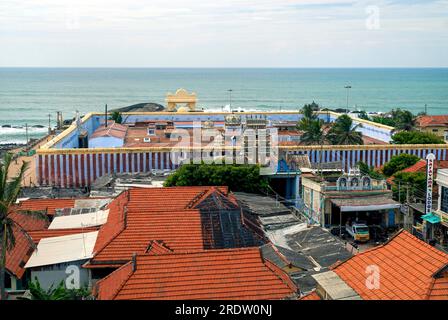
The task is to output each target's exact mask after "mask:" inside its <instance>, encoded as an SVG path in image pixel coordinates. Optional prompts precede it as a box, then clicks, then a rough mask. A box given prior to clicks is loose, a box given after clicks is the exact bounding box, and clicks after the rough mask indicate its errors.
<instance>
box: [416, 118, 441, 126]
mask: <svg viewBox="0 0 448 320" xmlns="http://www.w3.org/2000/svg"><path fill="white" fill-rule="evenodd" d="M417 124H418V126H419V127H429V126H448V115H438V116H420V117H418V118H417Z"/></svg>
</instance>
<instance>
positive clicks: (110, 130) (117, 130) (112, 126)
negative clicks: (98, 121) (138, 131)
mask: <svg viewBox="0 0 448 320" xmlns="http://www.w3.org/2000/svg"><path fill="white" fill-rule="evenodd" d="M127 130H128V127H127V126H124V125H122V124H118V123H115V122H112V121H109V122H108V125H107V127H105V126H104V125H101V126H100V127H99V128H98V129H96V130H95V132H94V133H93V134H92V136H91V137H90V139H94V138H99V137H114V138H119V139H124V138H125V136H126V132H127Z"/></svg>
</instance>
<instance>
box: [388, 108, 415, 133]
mask: <svg viewBox="0 0 448 320" xmlns="http://www.w3.org/2000/svg"><path fill="white" fill-rule="evenodd" d="M391 115H392V119H393V120H394V122H395V125H394V127H395V131H411V130H414V128H415V122H416V117H415V116H414V114H413V113H412V112H410V111H408V110H401V109H395V110H392V111H391Z"/></svg>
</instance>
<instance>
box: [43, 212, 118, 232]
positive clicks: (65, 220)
mask: <svg viewBox="0 0 448 320" xmlns="http://www.w3.org/2000/svg"><path fill="white" fill-rule="evenodd" d="M108 215H109V210H98V211H95V212H90V213H83V214H74V215H67V216H57V217H54V219H53V221H52V222H51V224H50V226H49V227H48V228H49V229H72V228H82V227H94V226H100V225H103V224H105V223H106V222H107V216H108Z"/></svg>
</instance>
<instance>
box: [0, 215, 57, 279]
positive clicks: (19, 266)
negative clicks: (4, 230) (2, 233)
mask: <svg viewBox="0 0 448 320" xmlns="http://www.w3.org/2000/svg"><path fill="white" fill-rule="evenodd" d="M11 219H13V220H14V221H15V222H16V223H17V224H19V225H20V226H21V227H22V228H23V229H25V230H26V231H27V232H30V231H33V230H40V229H44V228H46V227H48V224H49V223H48V221H45V220H39V219H36V218H35V217H32V216H30V215H26V214H19V213H11ZM14 236H15V240H16V243H15V246H14V248H13V249H12V250H10V251H7V253H6V269H7V270H8V271H9V272H10V273H12V274H14V275H15V276H16V277H17V278H19V279H20V278H21V277H22V276H23V274H24V273H25V269H24V266H25V263H26V262H27V261H28V259H29V258H30V256H31V254H32V253H33V248H32V246H31V244H30V241H29V240H28V239H27V237H26V236H25V235H24V234H23V233H22V232H20V231H19V230H18V229H17V228H14ZM0 246H1V243H0Z"/></svg>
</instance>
